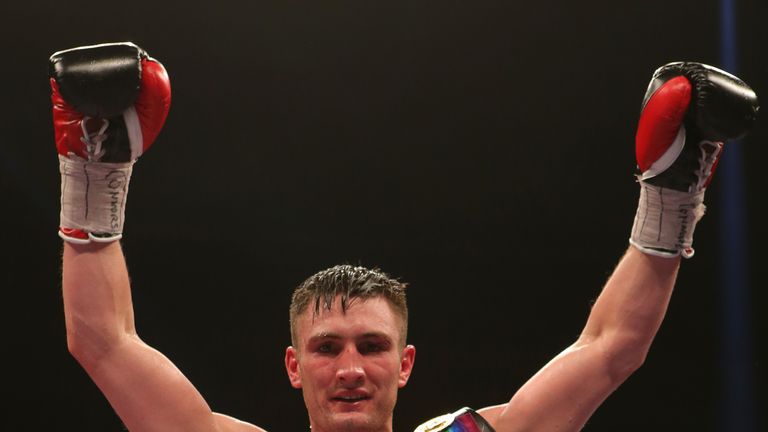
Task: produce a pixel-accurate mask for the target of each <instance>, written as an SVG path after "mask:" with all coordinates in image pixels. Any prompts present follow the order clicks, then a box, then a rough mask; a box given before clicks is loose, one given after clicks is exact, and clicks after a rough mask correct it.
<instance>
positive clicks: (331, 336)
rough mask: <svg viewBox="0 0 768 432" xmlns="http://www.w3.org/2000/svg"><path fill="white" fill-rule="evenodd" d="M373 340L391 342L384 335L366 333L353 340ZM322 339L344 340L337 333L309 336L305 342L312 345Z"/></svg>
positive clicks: (389, 338)
mask: <svg viewBox="0 0 768 432" xmlns="http://www.w3.org/2000/svg"><path fill="white" fill-rule="evenodd" d="M374 338H376V339H385V340H386V341H387V342H391V341H392V338H391V337H389V335H387V334H385V333H381V332H367V333H363V334H362V335H361V336H360V337H357V338H355V339H374ZM323 339H333V340H338V339H344V338H343V337H342V336H341V335H340V334H338V333H332V332H321V333H320V334H317V335H314V336H311V337H310V338H309V339H308V340H307V342H308V343H312V342H315V341H318V340H323Z"/></svg>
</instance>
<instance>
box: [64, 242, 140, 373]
mask: <svg viewBox="0 0 768 432" xmlns="http://www.w3.org/2000/svg"><path fill="white" fill-rule="evenodd" d="M62 279H63V280H62V288H63V296H64V316H65V320H66V327H67V342H68V345H69V349H70V351H71V352H72V354H73V355H74V356H75V357H76V358H77V359H78V360H79V361H80V362H81V363H92V362H96V361H98V359H100V358H103V356H104V355H105V354H106V353H107V352H109V351H110V350H111V349H112V348H113V347H115V346H117V345H118V344H119V343H120V342H121V341H122V340H124V338H125V337H126V336H128V335H135V327H134V320H133V307H132V302H131V292H130V284H129V280H128V272H127V269H126V264H125V259H124V257H123V253H122V250H121V248H120V244H119V243H118V242H111V243H95V242H94V243H89V244H84V245H76V244H71V243H68V242H65V243H64V256H63V278H62Z"/></svg>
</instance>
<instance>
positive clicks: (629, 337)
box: [603, 333, 650, 382]
mask: <svg viewBox="0 0 768 432" xmlns="http://www.w3.org/2000/svg"><path fill="white" fill-rule="evenodd" d="M607 339H608V340H606V341H605V343H604V344H603V354H604V358H605V359H606V368H607V370H608V373H609V374H610V376H611V377H612V379H613V380H614V381H616V382H624V381H625V380H626V379H627V378H629V376H630V375H632V374H633V373H634V372H635V371H637V370H638V369H640V367H641V366H642V365H643V363H645V359H646V357H647V356H648V350H649V349H650V341H648V340H647V339H645V338H643V337H640V336H639V335H636V334H631V333H629V334H616V335H612V336H610V337H608V338H607Z"/></svg>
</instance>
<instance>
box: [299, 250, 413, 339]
mask: <svg viewBox="0 0 768 432" xmlns="http://www.w3.org/2000/svg"><path fill="white" fill-rule="evenodd" d="M407 286H408V284H406V283H404V282H400V281H398V280H396V279H394V278H392V277H390V276H389V275H388V274H386V273H384V272H382V271H381V270H379V269H372V270H371V269H368V268H365V267H360V266H351V265H348V264H344V265H337V266H335V267H331V268H329V269H326V270H323V271H320V272H317V273H315V274H314V275H312V276H310V277H309V278H307V280H305V281H304V282H302V283H301V285H299V286H298V287H296V289H295V290H294V291H293V297H292V299H291V308H290V316H291V342H292V344H293V345H294V346H296V344H297V342H298V338H297V335H296V327H297V321H298V319H299V315H301V314H303V313H304V312H306V311H307V309H309V305H310V304H311V303H314V307H313V312H314V314H315V315H317V314H318V313H320V308H321V307H322V308H324V309H326V310H331V307H332V306H333V302H334V300H336V297H337V296H340V297H341V310H342V312H346V311H347V308H349V306H350V303H351V301H352V300H354V299H356V298H360V299H363V300H367V299H370V298H374V297H379V296H382V297H384V298H385V299H387V301H389V304H390V305H391V306H392V308H393V310H394V311H395V314H396V315H397V316H398V317H400V318H401V320H402V323H401V326H400V345H401V346H404V345H405V338H406V336H407V334H408V306H407V305H406V300H405V289H406V287H407Z"/></svg>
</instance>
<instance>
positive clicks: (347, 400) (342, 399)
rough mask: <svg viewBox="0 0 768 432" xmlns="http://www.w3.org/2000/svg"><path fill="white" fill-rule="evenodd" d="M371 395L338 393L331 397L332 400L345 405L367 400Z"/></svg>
mask: <svg viewBox="0 0 768 432" xmlns="http://www.w3.org/2000/svg"><path fill="white" fill-rule="evenodd" d="M370 398H371V397H370V396H368V395H363V394H356V395H339V396H336V397H333V398H331V400H333V401H334V402H339V403H342V404H345V405H355V404H359V403H361V402H364V401H367V400H369V399H370Z"/></svg>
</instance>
